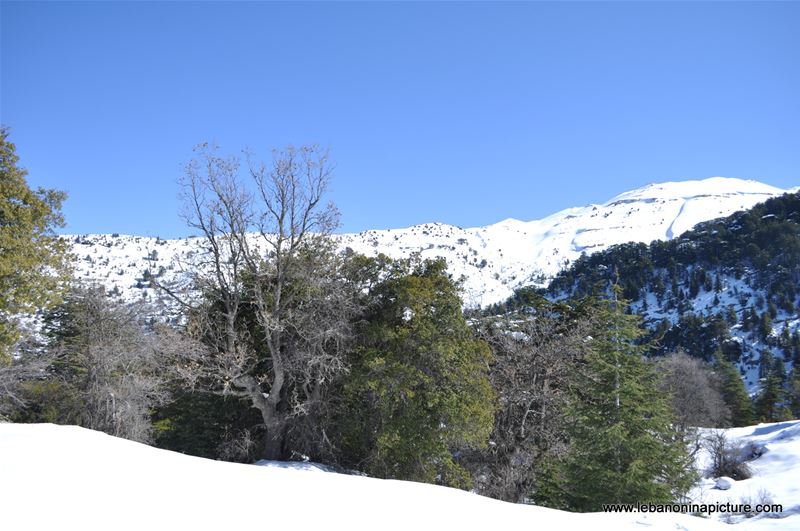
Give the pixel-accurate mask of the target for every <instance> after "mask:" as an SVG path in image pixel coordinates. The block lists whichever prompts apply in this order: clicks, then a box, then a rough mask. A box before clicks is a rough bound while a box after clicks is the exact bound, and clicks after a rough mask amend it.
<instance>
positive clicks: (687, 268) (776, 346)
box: [493, 193, 800, 420]
mask: <svg viewBox="0 0 800 531" xmlns="http://www.w3.org/2000/svg"><path fill="white" fill-rule="evenodd" d="M612 285H618V286H619V287H620V288H621V292H622V296H623V297H624V298H625V299H627V300H629V301H630V302H631V311H633V312H635V313H638V314H640V315H642V317H643V318H644V323H645V325H646V327H647V329H648V330H649V336H650V337H649V339H652V340H654V343H653V346H652V347H651V354H666V353H668V352H673V351H675V350H678V349H682V350H684V351H685V352H687V353H688V354H690V355H691V356H693V357H697V358H701V359H703V360H706V361H712V360H713V359H714V356H715V354H716V353H721V354H722V355H723V356H724V358H725V359H727V360H728V361H730V362H733V363H735V364H737V365H738V368H739V370H740V371H741V373H742V375H743V377H744V379H745V382H746V384H747V387H748V389H749V390H750V391H751V392H753V393H755V392H757V391H760V390H763V389H767V388H770V387H774V386H775V385H776V382H777V387H778V388H779V389H777V390H776V391H775V392H776V393H777V394H778V395H779V397H778V398H777V402H778V403H780V404H783V405H784V406H785V407H787V408H796V404H795V405H794V406H792V404H791V403H790V402H791V396H792V395H793V394H796V389H795V388H796V386H797V371H795V370H793V367H796V366H798V365H800V330H798V328H799V326H800V316H799V313H800V298H799V297H798V295H799V294H800V194H798V193H791V194H786V195H783V196H780V197H776V198H772V199H769V200H767V201H766V202H764V203H762V204H759V205H756V206H755V207H753V208H752V209H750V210H746V211H742V212H737V213H735V214H733V215H731V216H728V217H725V218H720V219H717V220H712V221H708V222H704V223H700V224H698V225H697V226H696V227H695V228H694V229H693V230H690V231H688V232H685V233H684V234H683V235H681V236H680V237H679V238H676V239H673V240H669V241H653V242H651V243H650V244H644V243H626V244H622V245H615V246H612V247H611V248H609V249H607V250H605V251H602V252H598V253H595V254H592V255H583V256H581V257H580V258H579V259H578V260H576V261H575V263H574V264H573V265H572V266H571V267H569V268H568V269H565V270H564V271H562V272H560V273H559V274H558V275H557V276H556V277H555V279H554V280H553V281H552V283H551V284H550V286H549V287H548V288H547V289H546V290H542V291H540V292H541V293H543V294H544V295H546V296H547V297H549V298H552V299H564V298H575V297H578V298H580V297H584V296H589V295H598V294H607V293H609V289H610V286H612ZM533 291H535V290H533ZM531 292H532V290H531V289H524V290H519V291H518V292H517V293H516V295H515V296H514V297H512V298H511V299H509V301H508V302H507V303H506V304H505V305H504V307H505V308H509V307H515V306H520V305H524V304H525V300H526V298H527V297H529V296H530V294H531ZM502 309H503V307H496V308H494V309H493V310H494V311H495V312H497V311H500V310H502ZM795 401H796V400H795ZM764 407H765V408H766V409H767V410H769V409H770V408H769V407H767V405H764ZM779 409H780V408H779ZM763 413H764V414H765V415H766V416H767V417H768V418H772V419H773V420H774V419H777V418H779V417H780V415H781V414H785V413H786V412H784V413H781V412H780V411H777V410H775V411H772V410H769V411H766V410H765V411H764V412H763ZM794 414H795V415H796V414H797V411H795V412H794Z"/></svg>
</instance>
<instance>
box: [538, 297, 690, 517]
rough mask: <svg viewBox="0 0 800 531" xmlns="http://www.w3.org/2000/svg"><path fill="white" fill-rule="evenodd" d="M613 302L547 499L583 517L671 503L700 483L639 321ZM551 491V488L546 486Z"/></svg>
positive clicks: (595, 341) (579, 381)
mask: <svg viewBox="0 0 800 531" xmlns="http://www.w3.org/2000/svg"><path fill="white" fill-rule="evenodd" d="M625 309H626V305H625V303H623V302H619V301H612V302H609V303H608V306H607V307H606V308H605V309H603V310H601V311H600V314H599V315H598V316H597V325H598V326H597V331H596V334H593V336H594V337H593V338H592V339H591V340H590V341H589V342H588V343H587V352H586V356H585V360H584V362H585V364H584V368H583V370H582V371H579V374H578V375H577V377H576V381H575V385H574V387H573V391H574V395H573V399H572V400H571V403H570V405H569V407H568V410H567V415H568V416H569V417H570V418H572V419H574V423H573V426H572V428H571V429H570V449H569V452H568V454H567V456H566V459H565V460H564V462H563V464H562V466H561V467H560V470H559V471H558V474H557V475H558V476H559V477H558V478H557V480H556V481H557V483H558V484H559V489H560V491H561V492H560V493H559V494H557V495H556V496H554V498H555V500H545V501H548V502H550V503H551V504H552V502H553V501H555V504H556V505H559V504H563V505H564V506H566V507H568V508H571V509H574V510H579V511H597V510H600V509H601V505H602V504H605V503H634V502H670V501H674V500H676V499H678V498H680V497H681V496H682V495H684V494H685V493H686V492H687V491H688V489H689V488H690V487H691V485H692V484H693V482H694V472H693V471H692V467H691V460H690V458H689V456H688V454H687V450H686V447H685V446H684V444H683V442H682V439H681V438H680V437H679V435H678V434H677V433H676V432H675V430H674V428H673V417H672V413H671V410H670V405H669V402H668V397H667V396H666V394H664V393H662V392H661V391H660V390H659V378H658V374H657V373H656V371H655V370H654V368H653V367H652V366H651V365H650V364H647V363H646V362H645V360H644V359H643V354H644V352H645V351H646V348H647V346H646V345H640V344H637V343H638V342H639V340H640V339H641V337H642V335H643V331H642V329H641V328H640V320H641V318H640V317H639V316H636V315H627V314H626V312H625ZM546 490H550V491H551V492H552V485H548V486H546Z"/></svg>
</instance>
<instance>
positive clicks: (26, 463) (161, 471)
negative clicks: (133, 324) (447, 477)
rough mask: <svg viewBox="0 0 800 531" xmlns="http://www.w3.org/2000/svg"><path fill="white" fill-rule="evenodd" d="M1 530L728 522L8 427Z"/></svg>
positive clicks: (653, 530) (614, 528) (3, 434)
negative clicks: (519, 498)
mask: <svg viewBox="0 0 800 531" xmlns="http://www.w3.org/2000/svg"><path fill="white" fill-rule="evenodd" d="M780 522H781V521H776V523H780ZM782 522H784V523H788V522H790V521H789V520H783V521H782ZM0 529H4V530H6V529H7V530H9V531H11V530H13V531H41V530H46V529H59V530H67V531H71V530H80V531H92V530H103V531H106V530H110V529H113V530H115V531H126V530H136V531H142V530H150V529H153V530H159V529H185V530H190V531H199V530H214V531H219V530H224V529H237V530H246V529H297V530H305V529H309V530H319V529H333V530H338V529H347V530H356V529H369V530H374V529H390V530H392V529H397V530H408V531H411V530H450V529H452V530H462V529H475V530H481V531H485V530H491V529H541V530H551V529H559V530H568V529H592V530H593V531H603V530H608V531H624V530H640V531H645V530H647V531H676V530H682V531H712V530H722V529H726V526H725V525H724V524H720V523H718V522H715V521H711V520H706V519H702V518H696V517H692V516H687V515H673V514H645V513H629V514H572V513H567V512H562V511H555V510H552V509H545V508H540V507H532V506H526V505H513V504H510V503H505V502H501V501H496V500H492V499H489V498H484V497H481V496H478V495H475V494H471V493H467V492H463V491H459V490H455V489H449V488H444V487H437V486H433V485H424V484H420V483H412V482H405V481H387V480H379V479H373V478H366V477H359V476H348V475H341V474H335V473H328V472H323V471H320V470H319V469H316V468H313V467H312V468H308V467H306V468H305V469H297V468H283V467H270V466H266V467H262V466H252V465H241V464H233V463H223V462H219V461H211V460H207V459H201V458H197V457H189V456H186V455H182V454H178V453H173V452H168V451H165V450H159V449H155V448H151V447H148V446H144V445H141V444H138V443H133V442H130V441H125V440H122V439H117V438H114V437H110V436H108V435H105V434H102V433H98V432H93V431H90V430H86V429H83V428H78V427H73V426H54V425H51V424H29V425H21V424H0ZM740 529H742V530H744V529H748V528H747V527H746V526H745V525H742V526H740ZM782 529H790V527H783V528H782ZM795 529H797V528H796V527H795Z"/></svg>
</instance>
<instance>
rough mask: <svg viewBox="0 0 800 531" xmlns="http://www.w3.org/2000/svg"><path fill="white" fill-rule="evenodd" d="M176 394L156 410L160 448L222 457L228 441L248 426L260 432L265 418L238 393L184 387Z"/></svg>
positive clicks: (157, 438)
mask: <svg viewBox="0 0 800 531" xmlns="http://www.w3.org/2000/svg"><path fill="white" fill-rule="evenodd" d="M173 395H174V398H173V400H172V401H170V402H169V403H168V404H166V405H164V406H162V407H159V408H156V409H155V411H154V413H153V426H154V428H155V436H154V439H155V441H154V442H155V445H156V446H157V447H159V448H165V449H167V450H172V451H174V452H181V453H185V454H189V455H196V456H199V457H207V458H209V459H220V458H221V457H222V455H221V454H222V445H223V444H224V443H225V442H227V441H229V440H230V439H231V438H233V437H236V436H238V435H239V434H242V433H244V432H246V431H248V430H249V431H253V432H256V431H257V429H256V427H257V426H258V425H259V424H260V422H261V415H259V413H258V411H256V410H255V409H253V408H252V407H250V406H249V404H248V403H247V401H246V400H243V399H241V398H238V397H231V396H221V395H217V394H213V393H202V392H194V393H193V392H190V391H187V390H180V389H176V390H174V392H173ZM242 460H245V459H242Z"/></svg>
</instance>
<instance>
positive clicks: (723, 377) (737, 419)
mask: <svg viewBox="0 0 800 531" xmlns="http://www.w3.org/2000/svg"><path fill="white" fill-rule="evenodd" d="M714 365H715V369H716V371H717V373H718V374H719V377H720V382H721V387H722V389H721V390H722V397H723V399H724V400H725V403H726V404H727V405H728V408H730V410H731V424H733V425H734V426H749V425H750V424H752V423H753V403H752V402H751V400H750V396H749V395H748V394H747V388H745V386H744V381H743V380H742V377H741V375H740V374H739V371H738V370H736V367H735V366H734V365H733V363H731V362H729V361H728V360H726V359H725V358H724V357H723V355H722V351H721V350H717V352H716V353H715V354H714Z"/></svg>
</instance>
